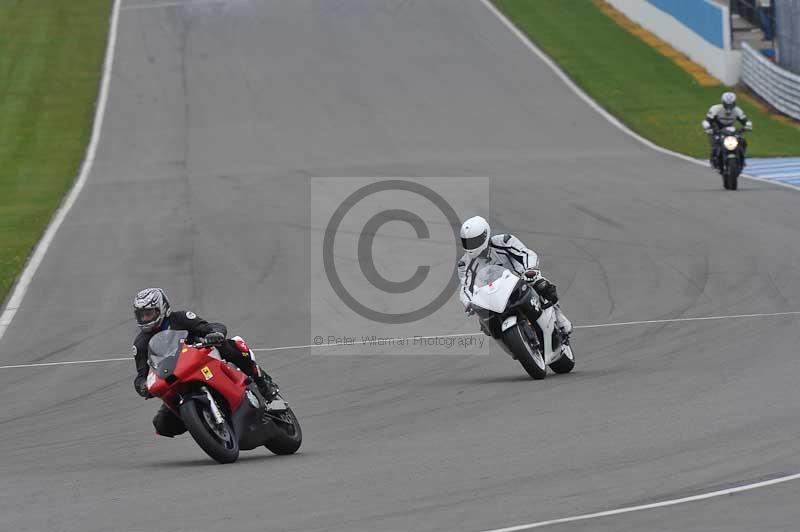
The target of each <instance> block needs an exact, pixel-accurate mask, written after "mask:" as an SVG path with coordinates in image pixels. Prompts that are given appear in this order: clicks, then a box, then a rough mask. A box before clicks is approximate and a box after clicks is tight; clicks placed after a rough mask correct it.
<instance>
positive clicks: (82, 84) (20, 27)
mask: <svg viewBox="0 0 800 532" xmlns="http://www.w3.org/2000/svg"><path fill="white" fill-rule="evenodd" d="M111 6H112V0H30V1H23V0H3V1H0V191H2V193H0V301H2V300H4V299H5V297H6V295H7V292H8V290H9V288H10V286H11V285H12V283H13V282H14V279H16V277H17V275H18V274H19V271H20V270H21V268H22V266H23V265H24V264H25V261H26V259H27V258H28V255H29V254H30V252H31V250H32V249H33V246H34V245H35V244H36V242H37V241H38V239H39V238H40V236H41V234H42V232H43V231H44V228H45V227H46V225H47V223H48V221H49V220H50V217H51V216H52V214H53V212H54V211H55V209H56V208H57V207H58V204H59V202H60V201H61V198H62V197H63V196H64V194H65V193H66V191H67V190H68V189H69V187H70V185H71V184H72V183H73V181H74V180H75V178H76V176H77V173H78V171H79V166H80V163H81V160H82V158H83V155H84V151H85V149H86V145H87V143H88V140H89V136H90V134H91V128H92V119H93V116H94V104H95V100H96V98H97V93H98V90H99V86H100V76H101V72H102V63H103V55H104V52H105V46H106V38H107V33H108V27H109V17H110V16H111Z"/></svg>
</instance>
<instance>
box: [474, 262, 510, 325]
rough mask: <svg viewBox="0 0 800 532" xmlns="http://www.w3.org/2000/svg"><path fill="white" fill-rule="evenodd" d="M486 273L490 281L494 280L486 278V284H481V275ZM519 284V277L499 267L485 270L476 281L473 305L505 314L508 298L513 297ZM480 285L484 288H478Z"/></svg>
mask: <svg viewBox="0 0 800 532" xmlns="http://www.w3.org/2000/svg"><path fill="white" fill-rule="evenodd" d="M484 272H486V275H487V276H488V279H492V280H491V281H489V280H488V279H487V277H484V278H483V279H486V280H487V282H486V283H485V284H483V283H481V278H480V276H481V275H484ZM518 282H519V277H517V276H516V275H514V274H513V273H511V272H510V271H508V270H506V269H505V268H501V267H499V266H489V267H487V268H484V269H483V270H481V272H480V273H479V279H478V280H477V281H476V284H475V289H474V291H473V293H472V304H473V305H476V306H478V307H481V308H485V309H486V310H491V311H492V312H497V313H501V312H504V311H505V310H506V305H508V298H510V297H511V294H512V293H513V292H514V288H516V286H517V283H518ZM479 284H482V285H483V286H478V285H479ZM503 330H505V329H503Z"/></svg>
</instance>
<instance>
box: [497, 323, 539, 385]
mask: <svg viewBox="0 0 800 532" xmlns="http://www.w3.org/2000/svg"><path fill="white" fill-rule="evenodd" d="M521 327H522V323H520V322H518V323H517V324H516V325H514V326H512V327H510V328H508V329H507V330H506V331H505V332H504V333H503V342H505V344H506V345H507V346H508V348H509V349H510V350H511V352H512V353H513V354H514V357H515V358H516V359H517V360H518V361H519V363H520V364H521V365H522V367H523V368H525V371H527V372H528V375H530V376H531V378H532V379H534V380H537V381H538V380H541V379H544V378H545V377H546V376H547V366H546V365H545V363H544V357H543V356H542V351H541V350H540V349H534V348H533V347H531V344H530V342H529V341H528V337H527V335H526V334H525V333H524V332H523V331H522V328H521Z"/></svg>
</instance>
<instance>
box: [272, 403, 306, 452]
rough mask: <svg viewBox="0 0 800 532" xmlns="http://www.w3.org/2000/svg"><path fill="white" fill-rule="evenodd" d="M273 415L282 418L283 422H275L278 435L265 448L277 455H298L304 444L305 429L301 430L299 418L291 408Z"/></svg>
mask: <svg viewBox="0 0 800 532" xmlns="http://www.w3.org/2000/svg"><path fill="white" fill-rule="evenodd" d="M271 415H273V416H275V417H279V418H281V419H282V421H273V422H274V423H275V426H276V427H277V429H278V434H276V435H275V436H273V438H272V439H271V440H270V441H269V443H267V444H265V445H264V447H266V448H267V449H269V450H270V451H272V452H273V453H275V454H294V453H296V452H297V450H298V449H299V448H300V445H301V444H302V443H303V429H301V428H300V422H299V421H298V420H297V416H295V415H294V412H293V411H292V409H291V408H289V407H287V408H286V411H284V412H276V413H273V414H271Z"/></svg>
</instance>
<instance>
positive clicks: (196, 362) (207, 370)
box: [150, 346, 247, 412]
mask: <svg viewBox="0 0 800 532" xmlns="http://www.w3.org/2000/svg"><path fill="white" fill-rule="evenodd" d="M211 351H212V350H211V348H208V347H203V348H199V349H197V348H194V347H188V346H185V347H183V348H182V349H181V352H180V355H179V358H178V362H177V364H176V365H175V370H174V372H173V375H174V381H173V382H172V383H171V384H170V383H168V382H167V380H165V379H162V378H160V377H157V378H156V382H155V383H154V385H153V386H152V387H151V388H150V393H151V394H153V395H155V396H157V397H160V398H161V399H162V400H163V401H164V403H166V404H167V406H169V407H170V408H171V409H172V410H174V411H176V412H177V410H178V405H177V402H178V398H179V395H180V393H181V392H182V391H183V390H184V389H185V388H187V387H190V386H196V384H197V383H201V384H204V385H205V386H208V387H209V388H212V389H213V390H215V391H216V392H217V393H219V394H220V395H221V396H222V397H223V398H224V399H225V401H226V402H227V403H228V406H229V407H230V410H231V412H234V411H236V410H237V409H238V408H239V405H241V403H242V399H244V393H245V388H246V387H247V385H246V381H247V375H245V374H244V373H243V372H241V371H239V370H238V369H236V368H234V367H232V366H231V365H229V364H228V363H227V362H225V361H223V360H217V359H216V358H212V357H210V356H209V353H211Z"/></svg>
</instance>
